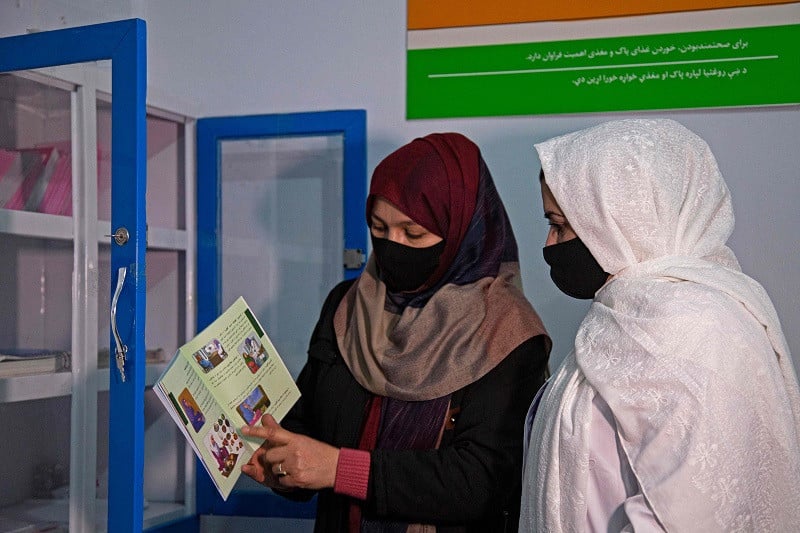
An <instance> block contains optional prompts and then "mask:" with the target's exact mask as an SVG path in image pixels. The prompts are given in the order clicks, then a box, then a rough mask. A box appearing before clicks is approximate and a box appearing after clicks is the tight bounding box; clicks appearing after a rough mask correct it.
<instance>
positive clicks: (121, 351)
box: [111, 267, 128, 383]
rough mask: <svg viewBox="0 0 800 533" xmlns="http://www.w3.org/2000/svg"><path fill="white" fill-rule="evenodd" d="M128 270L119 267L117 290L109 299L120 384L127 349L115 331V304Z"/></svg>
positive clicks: (123, 378) (123, 372) (123, 373)
mask: <svg viewBox="0 0 800 533" xmlns="http://www.w3.org/2000/svg"><path fill="white" fill-rule="evenodd" d="M127 272H128V269H127V268H125V267H119V270H118V271H117V288H116V290H114V297H113V298H112V299H111V329H112V331H113V332H114V341H115V342H116V344H117V351H116V357H115V359H116V361H117V370H119V377H120V379H121V380H122V382H123V383H124V382H125V359H127V353H128V347H127V346H125V345H124V344H123V343H122V339H121V338H120V336H119V330H118V329H117V302H118V301H119V293H121V292H122V285H123V284H124V283H125V274H126V273H127Z"/></svg>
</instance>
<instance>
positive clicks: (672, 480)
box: [520, 120, 800, 532]
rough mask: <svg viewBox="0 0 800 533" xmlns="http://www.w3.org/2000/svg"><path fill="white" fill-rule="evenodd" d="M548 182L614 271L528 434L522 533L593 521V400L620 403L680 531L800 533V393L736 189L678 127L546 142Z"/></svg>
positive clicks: (637, 470)
mask: <svg viewBox="0 0 800 533" xmlns="http://www.w3.org/2000/svg"><path fill="white" fill-rule="evenodd" d="M536 149H537V150H538V152H539V158H540V160H541V162H542V168H543V170H544V174H545V181H546V182H547V184H548V186H549V187H550V189H551V191H552V193H553V196H554V197H555V199H556V201H557V202H558V204H559V206H560V207H561V209H562V211H563V212H564V215H565V216H566V217H567V219H568V220H569V222H570V224H571V225H572V227H573V229H574V230H575V232H576V233H577V235H578V236H579V237H580V238H581V239H582V240H583V242H584V243H585V244H586V246H587V247H588V248H589V250H590V251H591V252H592V255H593V256H594V257H595V259H597V261H598V262H599V263H600V265H601V266H602V267H603V269H604V270H605V271H606V272H609V273H612V274H613V275H614V277H613V278H612V280H611V281H610V282H608V283H607V284H606V285H605V286H604V287H603V288H602V289H600V290H599V291H598V293H597V294H596V295H595V300H594V302H593V303H592V306H591V308H590V310H589V312H588V314H587V316H586V318H585V319H584V321H583V323H582V324H581V326H580V328H579V330H578V333H577V336H576V339H575V347H574V351H573V352H572V353H571V354H570V355H569V356H568V357H567V358H566V359H565V361H564V363H563V364H562V366H561V367H560V368H559V370H558V371H557V372H556V374H555V375H554V377H553V379H552V380H551V383H550V384H549V386H548V389H547V391H546V393H545V395H544V396H543V398H542V402H541V405H540V407H539V410H538V412H537V414H536V417H535V419H534V422H533V427H532V429H531V438H530V442H529V448H528V451H527V456H526V464H525V472H524V476H525V482H524V483H523V497H522V498H523V500H522V516H521V519H520V520H521V521H520V530H521V531H542V532H543V531H547V532H558V531H579V530H581V529H583V527H584V526H585V524H586V502H585V499H584V494H585V488H586V483H587V474H588V468H589V464H588V463H589V453H590V452H589V447H588V446H589V439H588V437H589V427H590V422H591V405H592V400H593V398H594V395H595V394H599V395H600V396H601V397H602V399H603V400H604V401H605V402H606V403H607V404H608V405H609V407H610V409H611V411H612V413H613V416H614V420H615V423H616V430H617V437H618V439H619V441H620V443H621V446H622V448H623V450H624V453H625V456H626V457H627V460H628V462H629V464H630V466H631V469H632V471H633V473H634V475H635V476H636V479H637V480H638V483H639V487H640V489H641V491H642V493H643V494H644V496H645V498H646V499H647V502H648V503H649V505H650V507H651V509H652V510H653V512H654V513H655V515H656V517H657V519H658V520H659V522H660V523H661V525H662V526H663V527H664V528H665V529H666V530H667V531H704V532H706V531H800V392H799V391H798V384H797V377H796V374H795V370H794V368H793V366H792V362H791V356H790V354H789V349H788V346H787V344H786V340H785V338H784V336H783V333H782V331H781V326H780V323H779V320H778V317H777V314H776V312H775V309H774V307H773V305H772V302H771V301H770V299H769V297H768V296H767V294H766V292H765V291H764V289H763V288H762V287H761V286H760V285H759V284H758V283H757V282H756V281H754V280H753V279H752V278H750V277H748V276H746V275H745V274H743V273H742V272H741V271H740V269H739V266H738V263H737V261H736V258H735V256H734V255H733V252H731V250H730V249H729V248H727V247H726V245H725V243H726V241H727V239H728V237H729V236H730V234H731V231H732V230H733V211H732V207H731V201H730V194H729V191H728V189H727V187H726V185H725V183H724V181H723V179H722V176H721V174H720V172H719V169H718V167H717V164H716V161H715V159H714V156H713V154H712V153H711V151H710V149H709V147H708V145H707V144H706V143H705V142H704V141H703V140H702V139H701V138H699V137H698V136H697V135H695V134H694V133H692V132H691V131H689V130H688V129H686V128H685V127H683V126H682V125H680V124H678V123H677V122H675V121H672V120H619V121H612V122H607V123H604V124H601V125H599V126H596V127H593V128H589V129H586V130H582V131H578V132H575V133H571V134H568V135H564V136H561V137H557V138H555V139H551V140H549V141H546V142H543V143H541V144H538V145H536Z"/></svg>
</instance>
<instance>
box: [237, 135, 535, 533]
mask: <svg viewBox="0 0 800 533" xmlns="http://www.w3.org/2000/svg"><path fill="white" fill-rule="evenodd" d="M366 215H367V223H368V225H369V227H370V232H371V235H372V249H373V253H372V254H371V256H370V258H369V261H368V262H367V266H366V269H365V270H364V273H363V274H362V275H361V276H360V277H359V278H357V279H356V280H354V281H346V282H343V283H341V284H339V285H338V286H337V287H336V288H334V289H333V291H331V293H330V295H329V296H328V299H327V301H326V302H325V305H324V306H323V309H322V312H321V316H320V319H319V322H318V323H317V326H316V328H315V330H314V333H313V335H312V338H311V343H310V347H309V352H308V353H309V358H308V362H307V363H306V366H305V368H304V369H303V371H302V373H301V374H300V377H299V379H298V385H299V387H300V390H301V391H302V393H303V396H302V398H301V399H300V401H299V402H298V403H297V404H296V405H295V407H294V408H293V409H292V411H291V412H290V413H289V415H287V417H286V418H285V419H284V421H283V427H281V426H279V425H278V424H276V423H275V421H274V420H273V419H272V418H271V417H270V416H265V417H264V420H263V427H259V426H256V427H252V428H243V431H244V432H245V434H247V435H251V436H257V437H262V438H264V439H265V443H264V445H263V446H262V447H261V448H260V449H259V451H258V452H256V454H255V455H254V456H253V458H252V459H251V460H250V462H249V463H248V464H247V465H246V466H245V467H244V468H243V470H244V472H245V473H246V474H248V475H250V476H251V477H253V478H254V479H256V480H257V481H260V482H262V483H264V484H266V485H267V486H269V487H272V488H273V489H275V490H276V491H277V492H278V493H280V494H283V495H286V496H287V497H289V498H298V499H302V498H308V497H310V496H311V495H312V494H314V493H315V492H317V491H318V493H319V497H318V502H317V520H316V531H326V532H328V531H351V532H357V531H365V532H366V531H422V528H423V526H425V525H433V526H440V527H443V528H444V527H446V528H455V529H454V531H481V532H486V531H506V530H507V531H516V530H517V521H518V514H519V490H520V479H521V462H522V431H523V430H522V428H523V421H524V418H525V411H526V409H527V406H528V405H529V403H530V401H531V399H532V398H533V395H534V394H535V393H536V391H537V389H538V388H539V386H540V385H541V384H542V383H543V382H544V379H545V374H546V372H547V359H548V354H549V351H550V340H549V338H548V337H547V334H546V332H545V329H544V327H543V325H542V323H541V320H540V319H539V317H538V315H537V314H536V312H535V311H534V309H533V308H532V307H531V305H530V304H529V303H528V301H527V300H526V299H525V296H524V295H523V293H522V290H521V280H520V274H519V264H518V255H517V245H516V241H515V240H514V234H513V232H512V230H511V226H510V224H509V220H508V216H507V215H506V212H505V209H504V208H503V204H502V202H501V201H500V197H499V196H498V194H497V190H496V189H495V186H494V183H493V181H492V177H491V174H490V173H489V169H488V168H487V167H486V164H485V163H484V161H483V158H482V157H481V154H480V151H479V150H478V147H477V146H476V145H475V144H474V143H473V142H472V141H470V140H469V139H467V138H466V137H464V136H463V135H460V134H457V133H443V134H432V135H428V136H426V137H424V138H421V139H415V140H414V141H412V142H411V143H409V144H407V145H405V146H403V147H402V148H400V149H399V150H397V151H395V152H394V153H392V154H390V155H389V156H388V157H387V158H386V159H384V160H383V161H382V162H381V163H380V164H379V165H378V167H377V168H376V169H375V172H374V174H373V177H372V182H371V185H370V194H369V197H368V198H367V210H366ZM448 531H450V529H448Z"/></svg>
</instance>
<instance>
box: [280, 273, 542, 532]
mask: <svg viewBox="0 0 800 533" xmlns="http://www.w3.org/2000/svg"><path fill="white" fill-rule="evenodd" d="M351 284H352V281H346V282H342V283H340V284H339V285H337V286H336V287H335V288H334V289H333V290H332V291H331V293H330V294H329V295H328V298H327V300H326V301H325V304H324V306H323V308H322V312H321V314H320V318H319V322H318V323H317V325H316V328H315V329H314V332H313V334H312V336H311V342H310V345H309V350H308V362H307V363H306V365H305V367H304V368H303V370H302V372H301V373H300V376H299V378H298V386H299V387H300V390H301V392H302V397H301V399H300V400H299V401H298V403H297V404H296V405H295V406H294V408H293V409H292V410H291V411H290V412H289V414H288V415H287V416H286V418H285V419H284V420H283V422H282V425H283V426H284V427H285V428H286V429H289V430H290V431H294V432H298V433H303V434H305V435H309V436H311V437H313V438H316V439H318V440H321V441H324V442H327V443H330V444H332V445H334V446H337V447H347V448H357V443H358V440H359V437H360V430H361V426H362V422H363V418H364V415H365V408H366V405H367V402H368V400H369V399H370V396H371V393H370V392H368V391H367V390H365V389H364V388H363V387H361V386H360V385H359V384H358V383H357V382H356V381H355V379H354V378H353V376H352V374H351V373H350V370H349V369H348V367H347V366H346V365H345V363H344V361H343V360H342V357H341V355H340V352H339V348H338V345H337V342H336V334H335V332H334V329H333V316H334V314H335V312H336V308H337V307H338V305H339V302H340V301H341V299H342V297H343V296H344V294H345V292H347V290H348V289H349V287H350V285H351ZM547 358H548V354H547V351H546V349H545V342H544V338H543V337H542V336H539V337H533V338H531V339H529V340H527V341H525V342H523V343H522V344H521V345H520V346H519V347H517V348H516V349H515V350H514V351H513V352H511V354H509V355H508V357H506V358H505V360H503V361H502V362H501V363H500V364H499V365H498V366H497V367H495V368H494V369H493V370H491V371H490V372H489V373H488V374H486V375H485V376H484V377H482V378H481V379H479V380H478V381H476V382H474V383H472V384H470V385H468V386H466V387H464V388H463V389H461V390H459V391H456V392H454V393H453V394H452V396H451V405H450V412H449V413H448V416H449V417H450V419H449V421H448V423H447V425H446V428H445V432H444V435H443V437H442V442H441V444H440V446H439V448H438V449H435V450H416V451H414V450H400V451H390V450H374V451H372V459H371V466H370V476H369V487H368V495H367V500H366V501H365V502H363V511H362V512H363V513H364V515H365V516H373V517H378V518H387V519H391V520H399V521H405V522H409V523H414V522H421V523H428V524H436V525H437V526H439V528H438V529H439V531H446V530H447V528H448V527H451V526H452V527H455V528H462V529H466V530H468V531H480V532H490V531H517V523H518V519H519V498H520V484H521V472H522V432H523V425H524V420H525V414H526V412H527V409H528V406H529V405H530V402H531V400H532V399H533V396H534V394H535V393H536V391H537V390H538V389H539V387H540V386H541V385H542V384H543V383H544V380H545V372H546V368H547ZM284 495H285V496H287V497H289V498H292V499H303V498H308V497H310V496H311V494H310V493H308V492H305V491H301V492H293V493H289V494H284ZM351 501H352V499H351V498H349V497H346V496H340V495H337V494H334V492H333V491H332V490H323V491H320V492H319V496H318V500H317V521H316V526H315V531H324V532H334V531H347V517H348V507H349V504H350V503H351Z"/></svg>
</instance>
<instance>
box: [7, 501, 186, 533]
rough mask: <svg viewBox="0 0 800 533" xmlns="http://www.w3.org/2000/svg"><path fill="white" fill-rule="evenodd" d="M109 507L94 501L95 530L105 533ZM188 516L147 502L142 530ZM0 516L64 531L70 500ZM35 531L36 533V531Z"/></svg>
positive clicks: (20, 507)
mask: <svg viewBox="0 0 800 533" xmlns="http://www.w3.org/2000/svg"><path fill="white" fill-rule="evenodd" d="M107 511H108V504H107V501H105V500H98V501H97V519H96V522H97V523H96V524H95V528H94V529H93V530H94V531H97V532H103V531H106V530H107V528H106V524H107V523H108V520H107ZM189 514H190V513H189V511H188V510H187V509H186V506H184V505H181V504H178V503H172V502H146V503H145V507H144V528H145V529H147V528H148V527H152V526H154V525H157V524H163V523H166V522H169V521H172V520H177V519H179V518H182V517H184V516H188V515H189ZM0 516H3V517H8V518H13V519H16V520H20V521H23V522H28V523H31V524H32V525H37V524H41V525H48V526H49V527H50V529H48V531H51V530H56V531H60V529H55V528H63V531H67V528H68V526H69V500H68V499H66V498H64V499H53V500H45V499H30V500H26V501H24V502H22V503H19V504H16V505H12V506H9V507H4V508H0ZM37 531H38V530H37Z"/></svg>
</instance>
